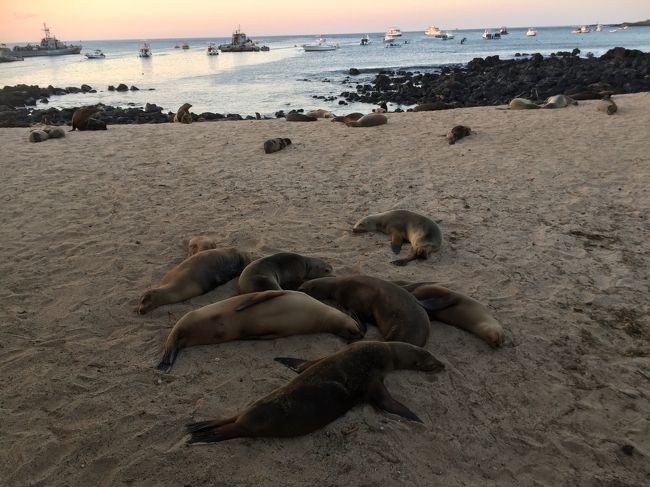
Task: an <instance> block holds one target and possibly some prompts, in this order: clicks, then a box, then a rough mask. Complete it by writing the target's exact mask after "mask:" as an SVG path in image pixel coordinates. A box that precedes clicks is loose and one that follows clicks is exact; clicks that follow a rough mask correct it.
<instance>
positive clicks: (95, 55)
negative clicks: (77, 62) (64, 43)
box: [84, 49, 106, 59]
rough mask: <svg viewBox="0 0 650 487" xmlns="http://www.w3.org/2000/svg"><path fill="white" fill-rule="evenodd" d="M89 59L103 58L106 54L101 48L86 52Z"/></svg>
mask: <svg viewBox="0 0 650 487" xmlns="http://www.w3.org/2000/svg"><path fill="white" fill-rule="evenodd" d="M84 56H86V57H87V58H88V59H103V58H105V57H106V56H105V55H104V53H103V52H102V50H101V49H95V50H94V51H93V52H87V53H85V54H84Z"/></svg>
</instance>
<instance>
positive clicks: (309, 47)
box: [302, 36, 339, 52]
mask: <svg viewBox="0 0 650 487" xmlns="http://www.w3.org/2000/svg"><path fill="white" fill-rule="evenodd" d="M302 48H303V49H304V50H305V51H306V52H317V51H334V50H336V49H338V48H339V45H338V44H330V43H328V42H327V39H325V38H324V37H323V36H320V37H318V38H317V39H316V41H315V42H311V43H309V44H303V45H302Z"/></svg>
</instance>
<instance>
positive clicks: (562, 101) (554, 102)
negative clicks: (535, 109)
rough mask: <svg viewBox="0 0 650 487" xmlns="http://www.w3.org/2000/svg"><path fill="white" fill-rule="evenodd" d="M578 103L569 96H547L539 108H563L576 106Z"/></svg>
mask: <svg viewBox="0 0 650 487" xmlns="http://www.w3.org/2000/svg"><path fill="white" fill-rule="evenodd" d="M577 104H578V102H577V101H575V100H574V99H573V98H571V97H570V96H566V95H553V96H549V97H548V98H547V99H546V100H544V103H542V104H541V105H540V106H539V107H540V108H565V107H568V106H569V105H577Z"/></svg>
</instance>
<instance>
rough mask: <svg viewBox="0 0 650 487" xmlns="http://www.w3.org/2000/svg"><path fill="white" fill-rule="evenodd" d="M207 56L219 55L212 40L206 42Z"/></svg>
mask: <svg viewBox="0 0 650 487" xmlns="http://www.w3.org/2000/svg"><path fill="white" fill-rule="evenodd" d="M207 53H208V56H218V55H219V49H217V45H216V44H215V43H214V42H211V43H210V44H208V50H207Z"/></svg>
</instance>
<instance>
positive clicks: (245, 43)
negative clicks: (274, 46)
mask: <svg viewBox="0 0 650 487" xmlns="http://www.w3.org/2000/svg"><path fill="white" fill-rule="evenodd" d="M219 50H220V51H221V52H258V51H268V50H269V48H268V47H267V46H258V45H257V42H255V41H253V40H252V39H249V38H248V37H247V36H246V34H244V33H243V32H242V31H241V27H237V30H236V31H235V32H233V34H232V40H231V41H230V44H221V45H219Z"/></svg>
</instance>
